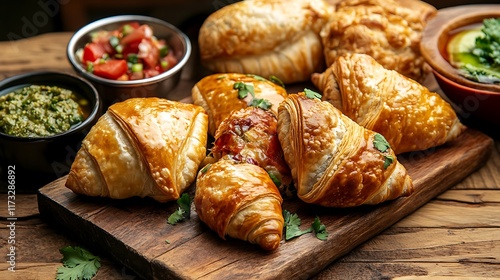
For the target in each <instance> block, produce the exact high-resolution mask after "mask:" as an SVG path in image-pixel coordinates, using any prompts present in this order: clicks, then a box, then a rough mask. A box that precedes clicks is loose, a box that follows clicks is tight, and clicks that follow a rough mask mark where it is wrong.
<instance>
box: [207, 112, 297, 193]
mask: <svg viewBox="0 0 500 280" xmlns="http://www.w3.org/2000/svg"><path fill="white" fill-rule="evenodd" d="M277 125H278V119H277V117H276V115H275V114H273V113H272V112H270V111H268V110H264V109H261V108H258V107H247V108H244V109H241V110H238V111H233V112H232V113H231V115H229V116H228V117H227V118H226V119H224V121H222V123H221V124H220V125H219V127H218V129H217V131H216V133H215V141H214V145H213V147H212V149H211V153H210V155H209V156H212V157H213V158H214V160H220V159H221V158H223V157H227V156H229V157H230V158H231V159H233V160H235V161H239V162H246V163H251V164H255V165H258V166H260V167H262V168H264V170H266V172H267V173H268V174H269V176H270V177H271V179H272V180H273V182H274V183H275V184H276V186H277V187H278V189H279V190H280V193H281V195H282V197H292V196H293V194H294V190H293V186H292V175H291V174H290V168H289V167H288V165H287V163H286V162H285V158H284V157H283V150H282V149H281V145H280V142H279V140H278V132H277V131H276V128H277Z"/></svg>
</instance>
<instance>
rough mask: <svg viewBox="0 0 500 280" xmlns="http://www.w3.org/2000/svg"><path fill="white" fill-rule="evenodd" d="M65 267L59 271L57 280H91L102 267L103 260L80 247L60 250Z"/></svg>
mask: <svg viewBox="0 0 500 280" xmlns="http://www.w3.org/2000/svg"><path fill="white" fill-rule="evenodd" d="M59 252H61V254H62V255H63V258H62V260H61V261H62V263H63V265H62V266H61V267H59V268H58V269H57V275H56V279H57V280H90V279H92V277H94V275H95V274H96V273H97V270H99V268H100V267H101V259H100V258H99V257H97V256H94V255H93V254H92V253H90V252H89V251H87V250H85V249H83V248H80V247H78V246H75V247H71V246H67V247H64V248H61V249H59Z"/></svg>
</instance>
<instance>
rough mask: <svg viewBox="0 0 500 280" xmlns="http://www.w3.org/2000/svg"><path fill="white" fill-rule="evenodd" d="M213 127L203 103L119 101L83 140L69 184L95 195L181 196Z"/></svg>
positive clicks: (170, 198) (190, 179)
mask: <svg viewBox="0 0 500 280" xmlns="http://www.w3.org/2000/svg"><path fill="white" fill-rule="evenodd" d="M207 129H208V117H207V114H206V113H205V111H204V110H203V108H201V107H200V106H197V105H193V104H186V103H180V102H175V101H169V100H166V99H160V98H133V99H128V100H126V101H123V102H120V103H116V104H114V105H112V106H110V107H109V109H108V111H107V112H106V113H105V114H104V115H103V116H102V117H101V118H100V119H99V120H98V122H97V123H96V124H95V125H94V126H93V127H92V129H91V130H90V132H89V133H88V135H87V136H86V137H85V139H84V140H83V142H82V146H81V148H80V150H79V151H78V153H77V155H76V158H75V160H74V162H73V164H72V166H71V170H70V173H69V175H68V179H67V181H66V186H67V187H68V188H70V189H71V190H73V191H74V192H75V193H79V194H84V195H89V196H103V197H111V198H115V199H122V198H128V197H133V196H139V197H146V196H148V197H152V198H153V199H156V200H158V201H161V202H164V201H170V200H176V199H178V198H179V196H180V194H181V193H182V192H183V191H184V190H185V189H186V188H187V187H188V186H189V185H190V184H191V183H192V182H193V181H194V179H195V177H196V174H197V171H198V166H199V164H200V163H201V161H202V160H203V158H204V157H205V155H206V143H207Z"/></svg>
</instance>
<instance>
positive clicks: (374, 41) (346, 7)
mask: <svg viewBox="0 0 500 280" xmlns="http://www.w3.org/2000/svg"><path fill="white" fill-rule="evenodd" d="M436 13H437V10H436V9H435V8H434V7H433V6H431V5H429V4H427V3H424V2H421V1H415V0H414V1H412V0H400V1H396V0H345V1H340V2H339V3H338V4H337V5H336V11H335V14H334V20H332V21H330V22H329V23H328V24H326V25H325V26H324V28H323V30H322V31H321V38H322V42H323V45H324V53H325V60H326V64H327V67H328V66H330V65H331V64H332V63H333V62H334V61H335V60H336V58H337V57H339V56H341V55H344V54H347V53H365V54H368V55H371V56H372V57H373V58H375V59H376V60H377V61H378V62H379V63H380V64H382V65H383V66H384V67H385V68H387V69H391V70H396V71H398V72H399V73H401V74H403V75H405V76H407V77H409V78H412V79H414V80H416V81H419V82H423V81H424V79H425V78H426V76H427V74H428V72H429V68H428V67H427V65H426V64H425V60H424V58H423V57H422V55H421V53H420V40H421V37H422V32H423V29H424V27H425V25H426V23H427V21H428V20H429V19H430V18H431V17H433V16H434V15H435V14H436Z"/></svg>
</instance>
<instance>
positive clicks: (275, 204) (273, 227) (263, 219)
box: [194, 159, 284, 250]
mask: <svg viewBox="0 0 500 280" xmlns="http://www.w3.org/2000/svg"><path fill="white" fill-rule="evenodd" d="M281 203H282V198H281V196H280V193H279V191H278V189H277V188H276V186H275V185H274V183H273V181H272V180H271V178H270V177H269V175H268V174H267V172H266V171H265V170H264V169H262V168H261V167H259V166H257V165H254V164H249V163H237V162H234V161H232V160H230V159H227V160H225V159H223V160H220V161H217V162H216V163H213V164H210V165H207V166H206V167H204V168H202V169H201V170H200V172H199V173H198V178H197V180H196V192H195V197H194V205H195V208H196V213H197V214H198V216H199V218H200V220H201V221H203V222H204V223H205V224H206V225H208V227H210V228H211V229H212V230H214V231H215V232H216V233H217V234H218V235H219V236H220V237H221V238H222V239H225V238H226V236H230V237H232V238H236V239H240V240H244V241H248V242H250V243H253V244H258V245H259V246H260V247H261V248H263V249H265V250H274V249H277V248H278V247H279V245H280V242H281V237H282V235H283V225H284V219H283V214H282V209H281Z"/></svg>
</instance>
